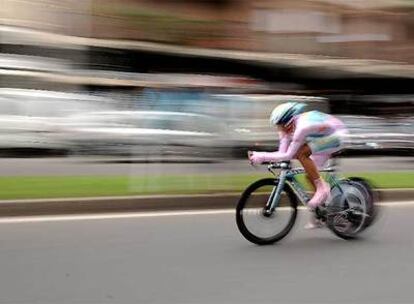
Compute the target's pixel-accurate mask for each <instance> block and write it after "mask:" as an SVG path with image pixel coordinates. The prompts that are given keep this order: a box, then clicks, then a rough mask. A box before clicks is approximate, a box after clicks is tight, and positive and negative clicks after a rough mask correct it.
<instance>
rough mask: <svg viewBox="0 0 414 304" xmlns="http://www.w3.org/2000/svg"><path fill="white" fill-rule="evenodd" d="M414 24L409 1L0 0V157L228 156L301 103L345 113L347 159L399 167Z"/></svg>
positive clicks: (409, 146) (267, 132) (405, 148)
mask: <svg viewBox="0 0 414 304" xmlns="http://www.w3.org/2000/svg"><path fill="white" fill-rule="evenodd" d="M413 25H414V2H413V1H410V0H372V1H371V0H314V1H313V0H295V1H287V0H263V1H247V0H210V1H208V0H191V1H190V0H175V1H173V0H159V1H145V0H119V1H109V0H99V1H98V0H82V1H75V0H59V1H57V0H42V1H25V0H2V5H1V8H0V73H1V78H0V87H1V88H0V155H1V156H2V157H3V158H15V157H23V158H27V157H31V158H33V157H53V159H55V158H56V157H61V159H60V160H59V161H65V159H73V158H74V157H75V158H76V157H79V159H83V158H84V157H88V159H93V157H97V159H98V158H99V159H100V160H102V157H104V158H105V160H106V161H108V159H109V160H113V161H114V162H118V163H119V162H121V160H124V161H125V160H128V161H135V162H146V163H147V162H154V163H159V162H187V163H191V162H194V163H199V162H206V163H211V162H220V161H225V162H228V161H232V160H236V159H240V158H245V156H246V151H247V150H249V149H254V150H275V149H276V148H277V144H278V143H277V136H276V134H275V132H274V130H273V129H272V128H270V126H269V124H268V115H269V113H270V111H271V109H273V107H275V106H276V105H277V104H279V103H282V102H285V101H292V100H293V101H295V100H297V101H303V102H306V103H307V104H308V105H309V107H308V108H309V109H319V110H322V111H326V112H329V113H333V114H335V115H338V117H340V118H341V119H343V120H344V121H345V123H346V124H347V125H348V127H349V128H350V131H351V136H350V138H349V145H348V146H347V150H346V151H345V155H349V156H353V157H359V156H376V157H379V156H382V157H384V156H386V157H402V156H404V157H408V158H406V159H407V161H406V163H407V162H408V161H409V160H411V158H410V157H412V156H413V151H414V150H413V149H414V141H413V131H414V127H413V113H414V112H413V110H414V86H413V82H412V80H413V77H414V68H413V67H414V65H413V63H414V57H413V54H414V52H413V51H414V43H413V41H414V26H413ZM82 157H83V158H82ZM108 163H110V161H108V162H107V163H105V165H106V166H109V165H108ZM7 164H11V162H9V161H8V162H6V165H7ZM18 164H20V165H21V166H23V165H22V164H23V163H22V162H18ZM6 165H5V166H6ZM26 165H27V166H29V163H27V164H26ZM242 165H243V166H246V164H245V163H244V162H243V164H242ZM10 166H11V168H9V169H7V166H6V168H5V169H4V172H7V174H13V172H16V171H18V169H17V168H18V166H17V165H16V163H13V165H10ZM240 166H241V165H239V167H240ZM373 166H374V167H375V164H374V165H373ZM402 166H404V167H405V168H406V166H405V165H402ZM3 167H4V166H3ZM34 167H36V166H34ZM34 167H33V168H34ZM27 168H29V167H27ZM36 168H37V167H36ZM39 168H40V169H39V172H40V173H41V172H42V171H43V170H47V169H46V168H45V166H44V165H39ZM59 168H60V169H56V170H57V171H59V170H60V171H64V172H62V174H63V173H67V172H69V171H70V170H69V171H68V169H66V167H65V169H62V168H61V167H59ZM188 168H190V167H188ZM231 168H232V166H229V167H228V169H227V170H232V169H231ZM233 168H234V167H233ZM409 168H411V167H409ZM190 169H191V168H190ZM190 169H189V170H190ZM27 170H29V169H27ZM27 170H25V169H21V172H22V174H32V173H33V174H34V173H36V172H32V171H27ZM30 170H31V169H30ZM33 170H35V169H33ZM177 170H179V169H177ZM191 170H196V171H197V169H194V168H193V169H191ZM86 171H87V172H83V174H86V173H88V172H89V173H90V171H89V170H86ZM103 171H105V170H103ZM103 171H102V172H103ZM107 171H110V172H117V171H116V170H115V169H114V170H113V169H112V168H109V169H107ZM144 171H145V170H144ZM99 172H100V173H101V171H99ZM145 172H146V171H145ZM37 173H38V172H37ZM77 173H79V174H81V173H82V172H72V174H77ZM141 173H142V172H138V174H141Z"/></svg>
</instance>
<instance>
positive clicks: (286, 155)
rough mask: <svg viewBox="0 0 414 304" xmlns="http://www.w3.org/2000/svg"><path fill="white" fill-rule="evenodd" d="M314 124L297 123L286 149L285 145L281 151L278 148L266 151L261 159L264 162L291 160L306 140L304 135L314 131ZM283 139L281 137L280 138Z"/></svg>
mask: <svg viewBox="0 0 414 304" xmlns="http://www.w3.org/2000/svg"><path fill="white" fill-rule="evenodd" d="M314 128H315V127H314V126H312V125H307V126H304V125H303V124H301V123H298V125H297V127H296V130H295V133H294V134H293V137H292V141H291V142H290V144H289V145H288V147H287V149H286V148H285V147H282V143H281V148H285V149H286V151H283V150H281V149H279V151H277V152H268V153H264V154H263V156H262V157H263V159H264V161H265V162H280V161H284V160H291V159H293V158H294V157H295V155H296V154H297V153H298V151H299V149H300V147H302V146H303V144H304V143H305V140H306V136H308V134H310V133H312V132H313V131H314ZM282 139H283V138H282Z"/></svg>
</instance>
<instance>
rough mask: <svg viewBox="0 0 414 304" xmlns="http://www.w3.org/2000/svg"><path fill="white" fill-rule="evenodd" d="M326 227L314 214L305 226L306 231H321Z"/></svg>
mask: <svg viewBox="0 0 414 304" xmlns="http://www.w3.org/2000/svg"><path fill="white" fill-rule="evenodd" d="M323 227H325V223H324V222H323V221H321V220H318V219H317V218H316V217H315V215H314V214H312V215H311V217H310V219H309V222H308V223H307V224H306V225H305V229H309V230H310V229H319V228H323Z"/></svg>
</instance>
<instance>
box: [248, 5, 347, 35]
mask: <svg viewBox="0 0 414 304" xmlns="http://www.w3.org/2000/svg"><path fill="white" fill-rule="evenodd" d="M340 25H341V24H340V21H339V18H338V17H337V16H335V15H331V14H327V13H324V12H319V11H311V10H268V9H257V10H255V11H254V12H253V16H252V28H253V30H255V31H264V32H270V33H339V32H340Z"/></svg>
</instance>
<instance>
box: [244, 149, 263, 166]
mask: <svg viewBox="0 0 414 304" xmlns="http://www.w3.org/2000/svg"><path fill="white" fill-rule="evenodd" d="M247 155H248V156H249V160H250V163H251V164H252V165H259V164H261V163H263V162H264V152H256V151H253V152H252V151H248V152H247Z"/></svg>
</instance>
